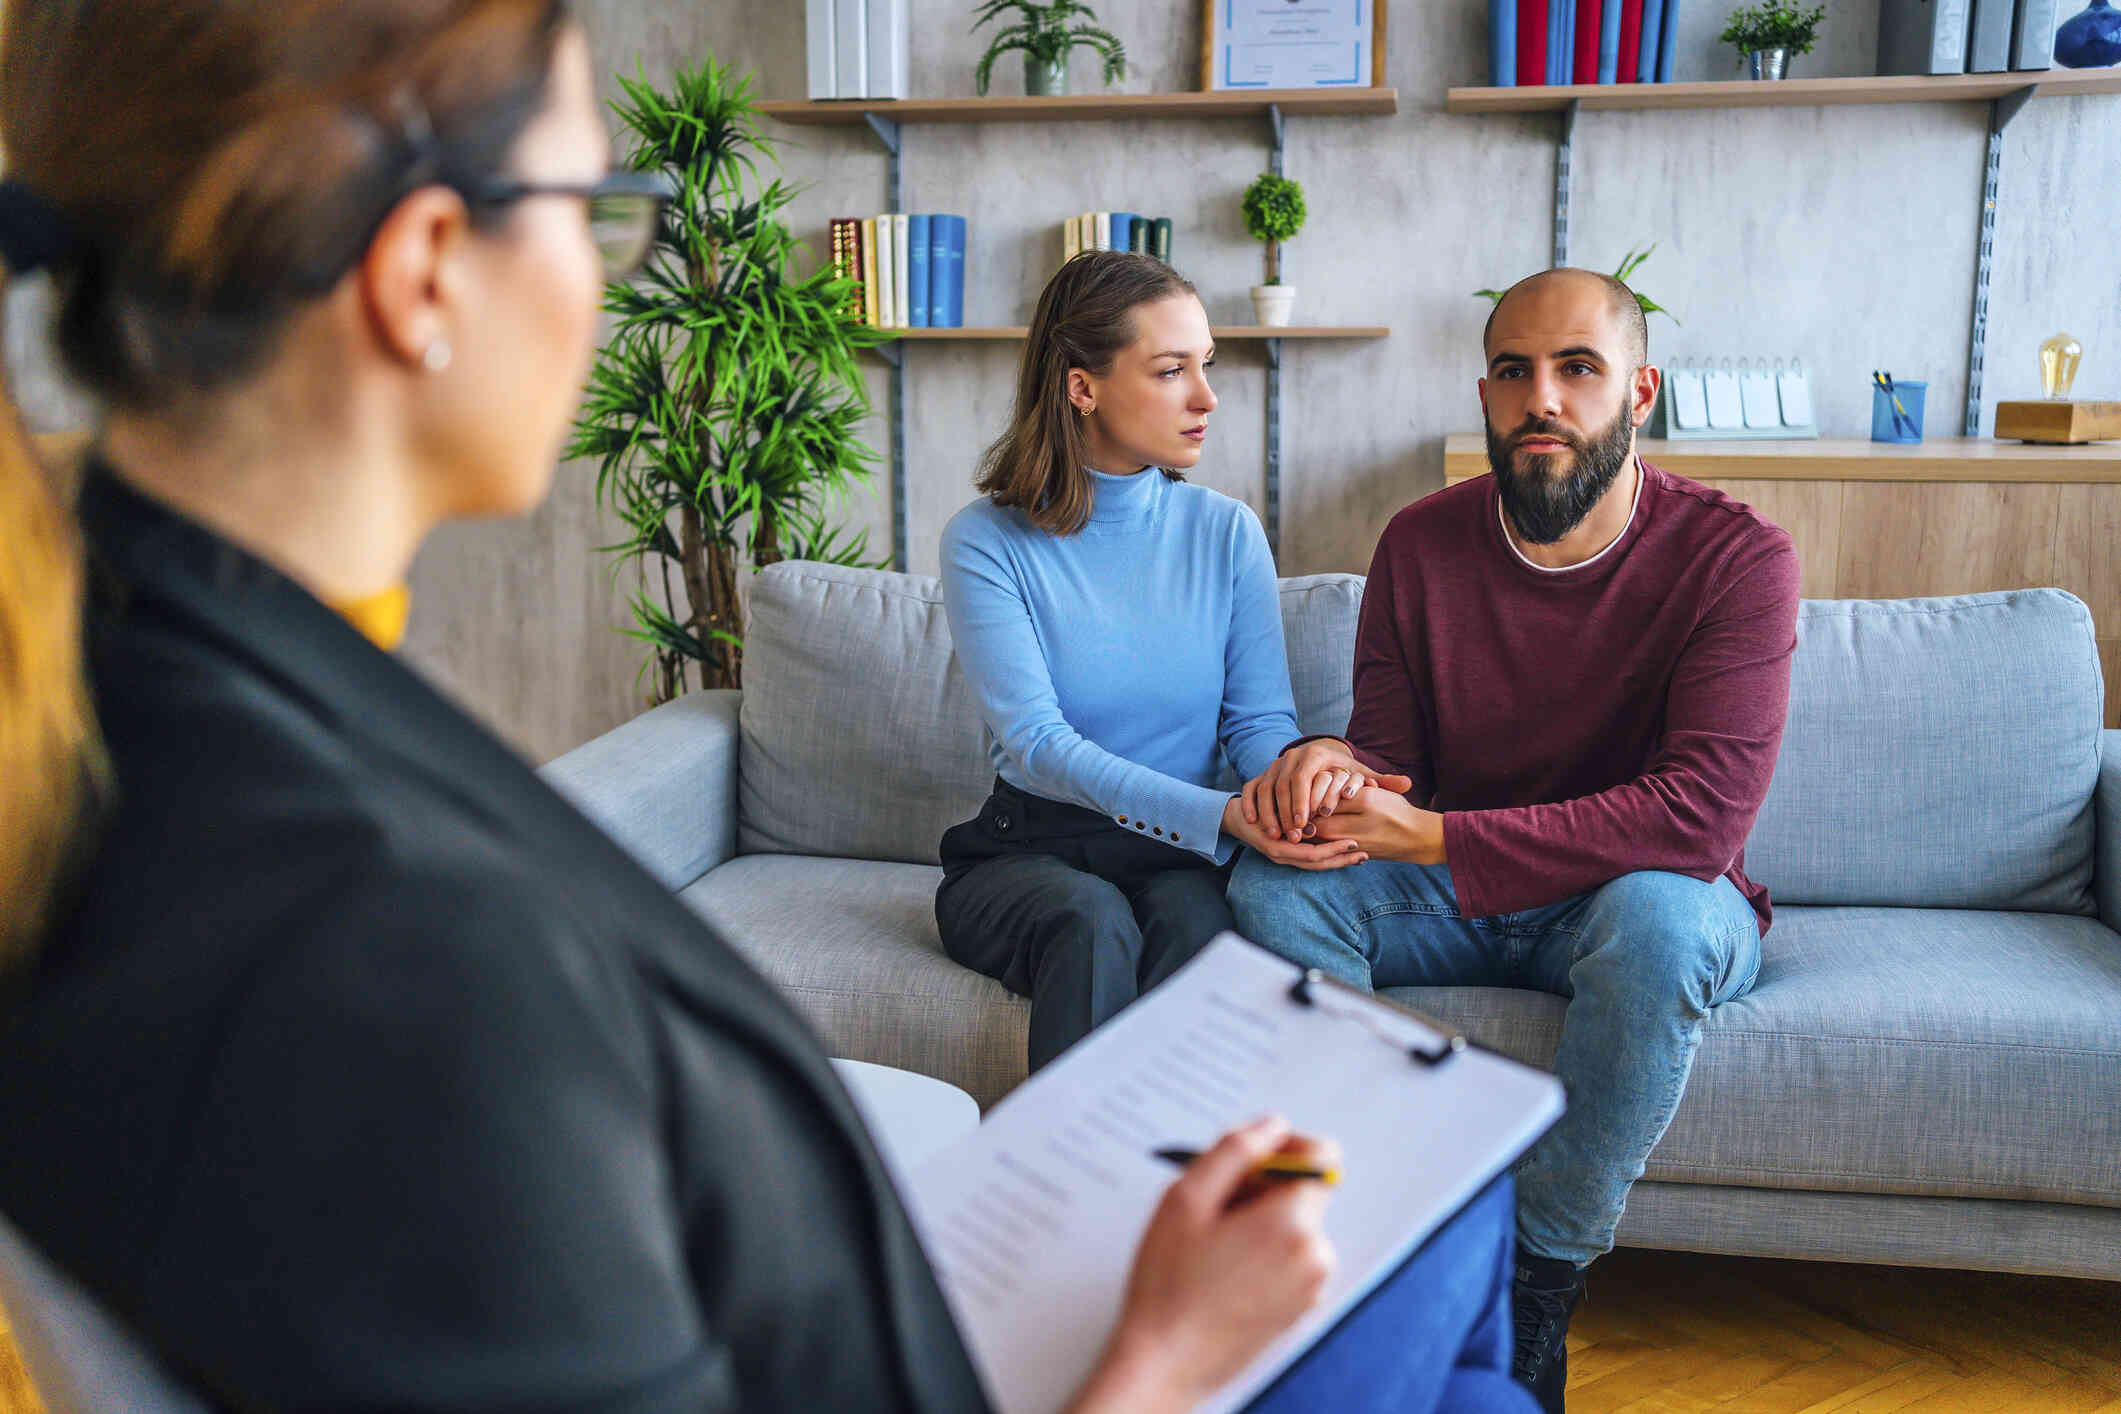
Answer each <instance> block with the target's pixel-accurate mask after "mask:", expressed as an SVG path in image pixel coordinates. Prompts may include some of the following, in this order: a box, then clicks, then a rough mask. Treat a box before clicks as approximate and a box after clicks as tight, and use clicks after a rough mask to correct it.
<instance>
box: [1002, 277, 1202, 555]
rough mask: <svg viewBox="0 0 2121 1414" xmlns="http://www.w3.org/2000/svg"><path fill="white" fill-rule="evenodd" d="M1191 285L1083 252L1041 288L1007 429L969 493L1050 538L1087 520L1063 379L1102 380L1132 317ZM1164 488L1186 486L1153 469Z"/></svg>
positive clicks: (1078, 438) (1076, 436)
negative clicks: (1082, 373)
mask: <svg viewBox="0 0 2121 1414" xmlns="http://www.w3.org/2000/svg"><path fill="white" fill-rule="evenodd" d="M1196 293H1197V291H1195V290H1194V288H1193V286H1192V284H1191V283H1190V282H1189V281H1187V279H1186V278H1185V277H1184V276H1183V275H1180V274H1179V273H1178V272H1177V271H1176V270H1173V269H1172V268H1171V267H1170V266H1168V265H1166V264H1164V262H1162V261H1161V260H1158V259H1156V258H1155V257H1154V256H1150V255H1142V254H1140V253H1138V252H1130V251H1122V250H1100V251H1086V252H1084V253H1083V254H1081V255H1078V256H1076V257H1075V258H1074V259H1073V260H1070V261H1069V262H1068V263H1067V264H1066V265H1063V266H1062V267H1061V268H1060V273H1058V274H1056V275H1055V276H1054V277H1053V278H1052V279H1051V280H1049V281H1047V282H1046V288H1045V291H1044V293H1042V294H1040V295H1039V297H1038V310H1037V312H1036V313H1035V314H1033V315H1032V317H1031V333H1030V337H1029V338H1028V339H1027V340H1026V341H1025V344H1024V362H1023V366H1022V368H1020V369H1019V370H1018V372H1017V378H1016V410H1015V412H1014V413H1013V414H1011V416H1010V418H1009V428H1008V430H1007V431H1006V432H1004V433H1002V435H1001V436H1000V437H998V438H996V439H995V442H994V445H992V446H991V447H989V448H987V451H986V453H985V455H983V456H982V457H981V458H980V467H979V479H978V480H977V481H976V482H974V483H973V484H974V485H975V486H976V487H977V488H978V489H979V490H980V491H981V492H982V493H984V494H985V495H986V497H987V499H989V500H990V501H992V502H994V504H995V505H997V506H1013V507H1016V508H1017V509H1019V510H1021V511H1023V513H1024V514H1025V515H1026V516H1027V517H1029V518H1030V521H1031V523H1032V524H1033V525H1035V526H1037V527H1038V528H1039V529H1040V530H1043V531H1045V532H1046V533H1048V534H1049V535H1073V534H1074V533H1075V532H1076V531H1078V530H1081V529H1082V528H1083V525H1084V523H1085V522H1086V521H1088V520H1089V519H1090V496H1091V483H1090V473H1089V472H1088V471H1086V470H1084V468H1083V463H1084V462H1085V461H1086V460H1087V459H1088V457H1089V443H1088V439H1087V438H1086V437H1085V436H1084V435H1083V425H1082V424H1083V419H1082V417H1081V416H1080V415H1078V414H1077V413H1076V411H1075V407H1074V404H1073V403H1071V402H1070V401H1069V399H1068V371H1069V370H1070V369H1073V368H1081V369H1085V370H1087V371H1089V372H1090V373H1093V374H1096V375H1098V376H1099V377H1102V376H1104V375H1105V374H1106V373H1109V372H1110V371H1111V369H1112V362H1113V360H1114V359H1115V358H1116V357H1117V356H1118V355H1119V352H1120V350H1122V349H1124V348H1126V347H1127V345H1129V344H1131V343H1133V342H1134V337H1135V330H1134V311H1135V310H1136V309H1138V308H1140V307H1141V306H1142V305H1145V304H1154V303H1155V302H1156V301H1158V300H1162V299H1169V298H1171V297H1172V296H1173V295H1181V294H1186V295H1190V294H1196ZM1162 471H1163V473H1164V475H1165V476H1167V477H1169V478H1171V480H1173V481H1182V480H1184V479H1185V478H1184V477H1182V476H1180V475H1179V473H1178V472H1176V471H1174V470H1172V469H1171V468H1169V467H1164V468H1162Z"/></svg>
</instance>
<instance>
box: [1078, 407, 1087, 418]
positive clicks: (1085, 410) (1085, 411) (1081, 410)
mask: <svg viewBox="0 0 2121 1414" xmlns="http://www.w3.org/2000/svg"><path fill="white" fill-rule="evenodd" d="M1076 411H1077V412H1079V413H1081V414H1082V415H1083V416H1084V417H1088V416H1089V415H1090V409H1088V408H1077V409H1076Z"/></svg>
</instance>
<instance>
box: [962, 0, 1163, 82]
mask: <svg viewBox="0 0 2121 1414" xmlns="http://www.w3.org/2000/svg"><path fill="white" fill-rule="evenodd" d="M1011 10H1014V11H1016V12H1017V13H1018V14H1019V15H1020V16H1021V18H1020V19H1018V20H1017V21H1016V23H1014V24H1010V25H1004V26H1003V27H1002V28H1001V29H1000V30H998V31H996V32H995V35H994V42H993V43H991V44H989V45H988V46H987V52H986V53H985V54H983V55H981V56H980V61H979V67H978V68H976V69H974V70H973V71H972V82H973V85H974V86H975V87H976V88H978V89H979V92H980V96H981V97H982V98H984V97H986V95H987V83H988V80H989V79H991V78H992V77H993V75H994V61H995V60H997V59H999V58H1000V57H1001V56H1002V55H1004V54H1008V53H1012V52H1021V53H1022V54H1023V56H1024V92H1025V93H1027V94H1031V95H1033V96H1035V97H1045V96H1049V95H1054V94H1062V93H1066V92H1067V91H1068V54H1069V51H1071V50H1073V49H1075V48H1076V47H1077V46H1081V47H1083V48H1085V49H1094V50H1096V51H1097V52H1098V54H1099V55H1100V56H1101V57H1102V58H1103V60H1104V73H1105V87H1107V88H1110V87H1111V86H1112V85H1113V84H1115V83H1118V82H1119V81H1120V80H1121V79H1123V78H1125V77H1126V76H1127V50H1126V46H1125V45H1123V44H1121V43H1120V42H1119V38H1118V37H1117V36H1116V35H1114V34H1113V33H1112V32H1111V31H1110V30H1107V29H1103V28H1100V27H1099V26H1097V25H1095V24H1091V23H1088V21H1091V20H1095V19H1096V18H1097V12H1096V11H1095V10H1093V9H1091V8H1090V7H1089V6H1088V5H1084V4H1080V3H1078V0H1051V3H1049V4H1044V5H1040V4H1035V3H1032V0H987V3H986V4H984V5H981V6H980V7H979V11H978V15H979V17H978V18H977V19H975V20H974V21H973V22H972V29H973V32H974V33H977V32H978V31H979V29H980V27H981V26H982V25H985V24H987V23H989V22H990V21H993V20H998V19H1000V18H1001V17H1002V16H1003V15H1004V14H1006V13H1008V12H1009V11H1011Z"/></svg>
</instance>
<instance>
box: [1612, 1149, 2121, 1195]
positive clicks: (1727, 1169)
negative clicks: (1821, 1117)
mask: <svg viewBox="0 0 2121 1414" xmlns="http://www.w3.org/2000/svg"><path fill="white" fill-rule="evenodd" d="M1650 1168H1651V1169H1652V1170H1686V1171H1691V1172H1695V1173H1721V1174H1728V1173H1766V1174H1776V1175H1779V1176H1781V1177H1784V1178H1865V1179H1872V1180H1875V1181H1877V1182H1904V1181H1906V1180H1907V1179H1909V1178H1920V1179H1922V1180H1923V1181H1924V1183H1925V1185H1926V1186H1934V1185H1936V1184H1946V1183H1949V1184H1954V1185H1956V1186H1959V1187H1987V1188H1997V1187H2002V1186H2004V1185H2003V1184H2002V1182H2001V1181H2000V1180H1997V1179H1976V1178H1961V1179H1939V1178H1937V1177H1936V1176H1935V1175H1932V1174H1910V1173H1906V1172H1901V1173H1864V1172H1862V1171H1861V1170H1858V1169H1824V1168H1802V1169H1799V1168H1777V1167H1774V1166H1772V1165H1767V1164H1751V1163H1743V1162H1734V1163H1726V1164H1705V1163H1699V1162H1696V1161H1693V1160H1689V1159H1666V1158H1662V1157H1660V1156H1658V1155H1657V1154H1655V1153H1653V1154H1651V1155H1650ZM1651 1181H1652V1182H1654V1181H1655V1180H1651ZM1720 1186H1722V1185H1720ZM1728 1186H1732V1187H1740V1188H1742V1187H1744V1186H1745V1185H1744V1184H1733V1185H1728ZM1821 1191H1823V1192H1829V1193H1831V1192H1832V1191H1833V1190H1832V1189H1824V1190H1821ZM2089 1191H2091V1192H2094V1193H2100V1194H2108V1195H2110V1196H2111V1197H2112V1198H2113V1199H2114V1200H2115V1201H2114V1202H2113V1203H2089V1202H2086V1201H2085V1200H2084V1199H2081V1198H2042V1199H2038V1200H2031V1201H2038V1202H2044V1203H2075V1204H2077V1205H2078V1206H2079V1207H2088V1208H2104V1207H2115V1206H2121V1189H2115V1190H2107V1189H2092V1190H2089ZM2021 1201H2024V1200H2021Z"/></svg>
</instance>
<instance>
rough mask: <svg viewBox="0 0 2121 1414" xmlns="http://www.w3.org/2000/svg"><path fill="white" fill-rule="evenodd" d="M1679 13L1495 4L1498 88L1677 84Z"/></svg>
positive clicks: (1568, 2) (1643, 5)
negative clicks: (1675, 39) (1674, 55)
mask: <svg viewBox="0 0 2121 1414" xmlns="http://www.w3.org/2000/svg"><path fill="white" fill-rule="evenodd" d="M1887 3H1891V0H1887ZM1947 3H1949V0H1947ZM1678 8H1679V0H1488V44H1489V51H1490V53H1491V55H1492V56H1493V61H1494V74H1493V80H1492V81H1493V83H1494V85H1495V87H1497V88H1516V87H1520V86H1523V85H1527V84H1574V83H1670V82H1671V81H1672V48H1673V40H1672V36H1673V31H1674V29H1675V28H1676V21H1677V19H1678Z"/></svg>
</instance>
